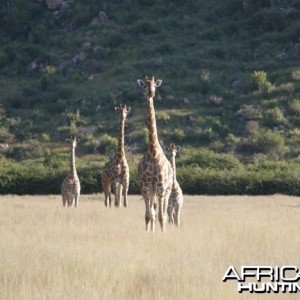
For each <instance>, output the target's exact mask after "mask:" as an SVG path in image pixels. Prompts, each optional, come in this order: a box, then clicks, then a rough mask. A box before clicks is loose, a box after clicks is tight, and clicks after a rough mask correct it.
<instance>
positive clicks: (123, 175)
mask: <svg viewBox="0 0 300 300" xmlns="http://www.w3.org/2000/svg"><path fill="white" fill-rule="evenodd" d="M115 110H116V111H117V112H119V113H120V123H119V137H118V148H117V153H116V154H115V155H114V156H113V158H112V160H111V161H109V162H107V163H106V164H105V166H104V169H103V173H102V187H103V191H104V198H105V199H104V204H105V206H111V188H113V190H114V192H115V206H117V207H120V206H121V198H122V195H123V204H124V207H127V206H128V200H127V195H128V188H129V179H130V175H129V166H128V163H127V160H126V157H125V148H124V135H125V134H124V132H125V120H126V116H127V114H128V113H129V112H130V110H131V108H130V107H127V106H126V105H125V104H120V106H118V107H115Z"/></svg>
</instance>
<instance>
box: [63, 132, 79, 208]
mask: <svg viewBox="0 0 300 300" xmlns="http://www.w3.org/2000/svg"><path fill="white" fill-rule="evenodd" d="M67 141H68V142H70V146H71V159H70V172H69V174H68V175H67V177H66V178H65V179H64V181H63V183H62V185H61V195H62V201H63V206H75V207H77V206H78V200H79V196H80V181H79V178H78V175H77V172H76V167H75V148H76V145H77V141H76V137H71V138H70V139H67Z"/></svg>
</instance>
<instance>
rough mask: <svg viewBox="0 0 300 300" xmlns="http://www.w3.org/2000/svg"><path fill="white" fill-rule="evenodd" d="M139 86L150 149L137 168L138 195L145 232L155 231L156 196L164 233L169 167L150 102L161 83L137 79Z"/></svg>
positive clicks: (160, 81)
mask: <svg viewBox="0 0 300 300" xmlns="http://www.w3.org/2000/svg"><path fill="white" fill-rule="evenodd" d="M137 83H138V85H139V86H141V87H143V88H144V91H145V96H146V99H147V111H148V122H149V145H148V150H147V152H146V153H145V155H144V157H143V159H142V160H141V162H140V163H139V165H138V176H139V183H140V187H141V193H142V196H143V198H144V200H145V208H146V212H145V221H146V230H147V231H149V230H150V228H149V225H151V230H152V231H153V232H154V231H155V209H154V206H155V196H156V197H157V198H158V220H159V222H160V226H161V229H162V231H164V230H165V226H166V225H165V224H166V219H167V207H168V200H169V196H170V193H171V187H172V166H171V164H170V162H169V161H168V159H167V158H166V156H165V154H164V152H163V150H162V148H161V146H160V144H159V141H158V136H157V128H156V119H155V110H154V104H153V98H154V96H155V90H156V88H157V87H159V86H160V85H161V83H162V80H160V79H158V80H156V81H154V77H152V79H148V78H147V77H146V78H145V80H141V79H138V80H137Z"/></svg>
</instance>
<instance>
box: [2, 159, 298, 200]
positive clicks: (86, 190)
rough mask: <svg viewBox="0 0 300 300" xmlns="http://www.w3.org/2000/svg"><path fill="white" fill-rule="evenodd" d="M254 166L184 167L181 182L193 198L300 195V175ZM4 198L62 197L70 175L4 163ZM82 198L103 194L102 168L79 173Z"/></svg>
mask: <svg viewBox="0 0 300 300" xmlns="http://www.w3.org/2000/svg"><path fill="white" fill-rule="evenodd" d="M284 165H285V167H283V166H282V165H281V164H280V163H278V164H276V163H274V162H272V164H264V165H261V166H260V167H258V168H256V167H254V166H253V165H251V166H248V167H238V168H233V169H221V170H220V169H211V168H210V169H205V168H201V167H199V166H196V165H188V166H181V167H180V168H178V169H177V179H178V182H179V183H180V185H181V187H182V190H183V192H184V194H190V195H271V194H275V193H280V194H286V195H293V196H298V195H300V176H299V175H300V171H298V170H297V169H296V168H294V167H293V166H289V165H288V164H286V163H284ZM0 172H1V176H0V194H18V195H27V194H29V195H32V194H59V193H60V186H61V183H62V181H63V179H64V177H65V176H66V174H67V171H66V170H65V169H62V168H59V169H57V168H56V169H53V168H49V167H45V166H43V165H42V164H39V163H30V164H18V163H16V162H13V161H11V160H8V159H5V158H1V159H0ZM77 172H78V176H79V178H80V182H81V187H82V189H81V192H82V194H91V193H102V185H101V175H102V168H100V167H99V166H89V167H80V168H78V170H77ZM129 193H130V194H139V193H140V189H139V183H138V176H137V169H136V167H131V170H130V188H129Z"/></svg>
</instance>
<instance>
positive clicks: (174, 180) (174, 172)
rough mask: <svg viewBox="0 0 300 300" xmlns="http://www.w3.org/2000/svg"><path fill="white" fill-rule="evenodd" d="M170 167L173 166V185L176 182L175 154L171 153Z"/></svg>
mask: <svg viewBox="0 0 300 300" xmlns="http://www.w3.org/2000/svg"><path fill="white" fill-rule="evenodd" d="M172 168H173V186H174V185H175V182H176V163H175V155H174V154H172Z"/></svg>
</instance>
